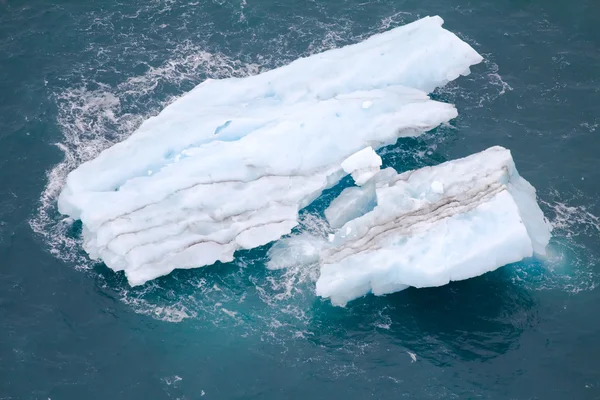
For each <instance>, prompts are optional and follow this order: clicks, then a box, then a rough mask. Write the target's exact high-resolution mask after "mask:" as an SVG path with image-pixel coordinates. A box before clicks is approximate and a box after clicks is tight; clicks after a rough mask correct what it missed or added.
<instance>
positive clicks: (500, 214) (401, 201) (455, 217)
mask: <svg viewBox="0 0 600 400" xmlns="http://www.w3.org/2000/svg"><path fill="white" fill-rule="evenodd" d="M361 184H362V187H351V188H348V189H345V190H344V191H343V192H342V193H341V195H340V196H339V197H338V199H336V200H334V201H333V202H332V204H331V205H330V207H329V208H328V209H327V210H326V211H325V215H326V216H327V219H328V220H329V222H330V224H331V225H332V226H333V227H339V229H338V230H337V232H336V233H335V235H334V236H333V238H330V240H329V241H328V242H329V243H328V245H324V244H323V245H321V246H318V245H315V244H313V245H312V247H313V248H320V256H319V259H320V261H319V262H320V263H321V275H320V277H319V280H318V281H317V290H316V291H317V294H318V295H319V296H322V297H327V298H330V299H331V301H332V303H333V304H336V305H344V304H346V303H347V302H348V301H350V300H352V299H355V298H357V297H360V296H363V295H365V294H367V293H373V294H375V295H382V294H387V293H392V292H397V291H400V290H403V289H405V288H407V287H409V286H414V287H417V288H421V287H430V286H441V285H445V284H447V283H448V282H450V281H457V280H462V279H467V278H472V277H475V276H478V275H481V274H484V273H486V272H489V271H493V270H495V269H497V268H498V267H501V266H503V265H506V264H510V263H513V262H517V261H520V260H522V259H524V258H526V257H531V256H532V255H533V254H534V253H536V254H539V255H544V254H545V249H546V245H547V244H548V241H549V240H550V232H551V226H550V224H549V223H548V221H547V220H546V219H545V218H544V215H543V213H542V211H541V210H540V208H539V206H538V204H537V200H536V192H535V189H534V188H533V186H531V185H530V184H529V183H528V182H527V181H526V180H525V179H523V178H522V177H521V176H519V173H518V172H517V169H516V168H515V165H514V162H513V159H512V157H511V154H510V151H508V150H506V149H504V148H502V147H492V148H490V149H488V150H485V151H483V152H481V153H477V154H474V155H471V156H469V157H466V158H463V159H459V160H454V161H449V162H446V163H443V164H440V165H437V166H434V167H425V168H421V169H418V170H415V171H408V172H405V173H402V174H398V173H396V171H394V170H393V169H392V168H387V169H384V170H382V171H380V172H378V173H377V174H375V175H374V176H373V177H372V178H371V179H370V180H369V181H367V182H361ZM357 215H358V216H357ZM303 240H304V241H305V242H306V239H303ZM323 242H325V241H323ZM285 243H286V245H287V246H288V247H289V248H290V249H292V248H294V246H295V243H294V238H293V237H292V238H290V239H287V242H285ZM296 248H297V246H296ZM278 252H279V253H278V254H275V256H277V257H279V258H285V257H289V256H290V255H292V256H293V257H296V258H302V257H300V255H299V254H298V252H297V251H296V253H290V252H289V251H288V252H286V251H284V250H283V249H282V247H281V246H280V247H279V249H278ZM315 258H316V257H315V256H314V254H313V255H312V258H310V259H312V260H314V259H315ZM277 262H278V263H280V264H285V262H284V261H281V260H279V261H277Z"/></svg>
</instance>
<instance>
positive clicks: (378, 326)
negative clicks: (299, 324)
mask: <svg viewBox="0 0 600 400" xmlns="http://www.w3.org/2000/svg"><path fill="white" fill-rule="evenodd" d="M529 262H535V261H534V260H526V261H525V263H529ZM517 267H518V264H512V265H508V266H505V267H502V268H500V269H498V270H496V271H494V272H491V273H487V274H485V275H483V276H479V277H476V278H472V279H468V280H465V281H459V282H451V283H450V284H448V285H445V286H441V287H436V288H422V289H416V288H409V289H407V290H404V291H402V292H398V293H394V294H391V295H387V296H381V297H377V296H373V295H367V296H365V297H363V298H361V299H357V300H355V301H353V302H351V303H349V304H348V305H347V306H346V307H345V308H338V307H333V306H331V305H330V304H329V303H328V302H326V301H322V302H321V303H320V304H318V305H317V304H315V313H314V317H313V320H312V329H311V331H312V332H313V333H314V336H313V337H314V342H315V344H317V345H320V346H325V347H336V346H342V347H343V346H347V345H348V344H349V343H353V342H355V343H356V342H361V343H362V344H363V346H364V345H367V346H370V347H379V346H380V344H381V343H384V346H387V351H388V352H390V351H391V352H396V353H397V352H398V351H400V352H404V353H406V352H409V353H413V354H415V355H418V357H419V358H421V359H427V360H429V361H430V362H432V363H434V364H437V365H440V366H443V365H449V364H452V363H453V362H454V361H460V360H463V361H486V360H489V359H492V358H494V357H497V356H500V355H502V354H505V353H506V352H508V351H509V350H511V349H512V348H514V347H515V346H517V343H518V338H519V336H520V335H521V334H522V333H523V332H524V331H525V330H526V329H528V328H530V327H532V326H535V325H536V324H537V323H538V315H537V311H536V301H535V300H534V298H533V297H532V295H531V293H530V292H529V291H528V290H527V289H525V288H524V287H522V286H520V285H515V284H514V283H513V282H512V281H513V278H514V273H513V269H515V268H517Z"/></svg>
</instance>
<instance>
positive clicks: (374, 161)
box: [342, 146, 382, 186]
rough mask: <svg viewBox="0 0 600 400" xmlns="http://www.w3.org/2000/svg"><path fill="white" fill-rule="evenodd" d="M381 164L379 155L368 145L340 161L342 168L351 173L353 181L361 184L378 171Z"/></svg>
mask: <svg viewBox="0 0 600 400" xmlns="http://www.w3.org/2000/svg"><path fill="white" fill-rule="evenodd" d="M381 164H382V162H381V157H379V156H378V155H377V153H375V150H373V148H372V147H371V146H369V147H366V148H364V149H362V150H361V151H359V152H357V153H354V154H352V155H351V156H350V157H348V158H347V159H345V160H344V161H343V162H342V169H343V170H344V172H346V173H348V174H352V179H354V182H356V184H357V185H359V186H361V185H363V184H364V183H365V182H367V181H368V180H369V179H371V178H372V177H373V175H375V174H376V173H377V172H379V167H381Z"/></svg>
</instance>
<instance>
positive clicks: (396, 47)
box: [59, 17, 481, 285]
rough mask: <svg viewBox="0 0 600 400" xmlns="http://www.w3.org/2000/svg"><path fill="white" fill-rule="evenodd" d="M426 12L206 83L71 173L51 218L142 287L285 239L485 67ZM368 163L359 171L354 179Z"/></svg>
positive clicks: (432, 120) (439, 119)
mask: <svg viewBox="0 0 600 400" xmlns="http://www.w3.org/2000/svg"><path fill="white" fill-rule="evenodd" d="M442 23H443V21H442V19H441V18H439V17H427V18H424V19H421V20H419V21H416V22H414V23H412V24H408V25H406V26H403V27H399V28H396V29H393V30H390V31H388V32H385V33H382V34H378V35H375V36H373V37H371V38H369V39H367V40H365V41H363V42H361V43H358V44H355V45H351V46H347V47H343V48H339V49H334V50H329V51H326V52H324V53H321V54H316V55H313V56H310V57H307V58H302V59H299V60H296V61H294V62H293V63H291V64H289V65H287V66H285V67H281V68H277V69H274V70H271V71H268V72H265V73H262V74H259V75H255V76H251V77H247V78H229V79H223V80H207V81H205V82H203V83H202V84H200V85H198V86H197V87H196V88H195V89H193V90H192V91H190V92H189V93H187V94H186V95H184V96H182V97H181V98H179V99H178V100H177V101H175V102H174V103H172V104H171V105H169V106H168V107H167V108H165V109H164V110H163V111H162V112H161V113H160V114H159V115H157V116H156V117H153V118H150V119H149V120H147V121H145V122H144V123H143V124H142V125H141V126H140V128H139V129H138V130H137V131H136V132H135V133H134V134H133V135H132V136H130V137H129V138H128V139H126V140H124V141H123V142H121V143H118V144H116V145H115V146H113V147H111V148H109V149H107V150H105V151H104V152H102V153H101V154H100V155H99V156H98V157H97V158H96V159H94V160H92V161H90V162H87V163H84V164H82V165H81V166H79V167H78V168H77V169H76V170H74V171H72V172H71V173H70V174H69V176H68V178H67V182H66V185H65V187H64V189H63V191H62V193H61V195H60V198H59V210H60V212H61V213H63V214H67V215H69V216H71V217H73V218H75V219H80V220H81V221H82V224H83V239H84V248H85V250H86V251H87V252H88V253H89V255H90V257H91V258H93V259H101V260H103V261H104V262H105V264H106V265H107V266H108V267H110V268H112V269H113V270H115V271H120V270H123V271H125V274H126V276H127V279H128V280H129V283H130V284H131V285H139V284H143V283H144V282H146V281H148V280H150V279H153V278H156V277H158V276H161V275H165V274H168V273H170V272H171V271H172V270H174V269H176V268H194V267H200V266H203V265H209V264H213V263H215V262H217V261H222V262H228V261H231V260H232V259H233V255H234V252H235V251H236V250H238V249H250V248H254V247H257V246H260V245H263V244H266V243H268V242H270V241H273V240H276V239H278V238H280V237H281V236H282V235H285V234H288V233H290V231H291V229H292V228H293V227H294V226H295V225H296V224H297V217H298V210H299V209H301V208H303V207H305V206H307V205H308V204H310V203H311V202H312V201H313V200H314V199H315V198H316V197H318V196H319V195H320V194H321V192H322V191H323V190H324V189H326V188H328V187H331V186H332V185H335V184H336V183H337V182H338V181H339V180H340V179H341V178H342V177H343V176H344V175H345V174H346V172H345V171H344V169H343V168H342V166H341V163H342V162H343V161H344V160H345V159H346V158H348V157H349V156H350V155H352V154H354V153H356V152H357V151H359V150H361V149H364V148H365V147H368V146H371V147H373V148H374V149H377V148H379V147H381V146H383V145H387V144H391V143H394V142H395V141H396V140H397V138H399V137H402V136H414V135H419V134H421V133H422V132H424V131H427V130H429V129H432V128H434V127H436V126H437V125H439V124H441V123H444V122H447V121H448V120H450V119H452V118H454V117H456V115H457V112H456V109H455V108H454V106H453V105H450V104H445V103H441V102H437V101H432V100H431V99H429V97H428V96H427V93H428V92H430V91H432V90H433V89H434V88H436V87H439V86H442V85H444V84H446V83H447V82H449V81H451V80H454V79H456V78H458V77H459V76H460V75H461V74H462V75H465V74H468V73H469V67H470V66H471V65H473V64H477V63H479V62H480V61H481V56H479V54H477V52H475V51H474V50H473V49H472V48H471V47H470V46H469V45H468V44H466V43H464V42H463V41H462V40H460V39H459V38H458V37H456V36H455V35H454V34H453V33H451V32H449V31H446V30H444V29H443V28H442ZM373 172H376V171H375V168H374V167H373V166H372V165H371V166H368V167H365V168H362V169H361V171H356V175H357V179H358V180H359V181H361V182H362V180H363V179H366V178H368V177H370V176H371V175H372V173H373Z"/></svg>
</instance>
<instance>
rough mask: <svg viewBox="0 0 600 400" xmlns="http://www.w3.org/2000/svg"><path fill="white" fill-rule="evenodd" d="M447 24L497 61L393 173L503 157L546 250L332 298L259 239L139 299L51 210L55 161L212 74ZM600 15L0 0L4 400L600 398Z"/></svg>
mask: <svg viewBox="0 0 600 400" xmlns="http://www.w3.org/2000/svg"><path fill="white" fill-rule="evenodd" d="M434 14H439V15H441V16H442V17H443V18H444V19H445V21H446V24H445V27H446V28H448V29H450V30H452V31H453V32H456V33H457V34H458V35H459V36H460V37H461V38H462V39H463V40H465V41H467V42H468V43H470V44H471V45H472V46H473V47H474V48H475V49H476V50H477V51H479V52H480V53H481V54H482V55H484V57H485V59H486V61H485V62H484V63H483V64H481V65H478V66H476V67H474V68H473V73H472V74H471V75H470V76H468V77H466V78H460V79H459V80H457V81H456V82H453V83H451V84H450V85H449V86H447V87H445V88H443V89H441V90H439V91H437V92H436V93H434V97H435V98H438V99H442V100H444V101H447V102H453V103H455V104H456V105H457V108H458V110H459V113H460V116H459V117H458V118H457V119H456V120H455V121H453V122H452V123H451V124H450V125H449V126H444V127H441V128H438V129H436V130H434V131H432V132H430V133H428V134H427V135H425V136H423V137H420V138H417V139H403V140H401V141H399V142H398V143H397V144H396V145H394V146H391V147H388V148H386V149H384V150H383V151H382V154H383V157H384V162H385V165H386V166H393V167H394V168H396V169H397V170H399V171H403V170H407V169H412V168H416V167H421V166H425V165H434V164H437V163H439V162H442V161H445V160H448V159H452V158H456V157H461V156H465V155H468V154H470V153H473V152H477V151H480V150H483V149H485V148H487V147H489V146H492V145H496V144H498V145H502V146H505V147H508V148H510V149H511V150H512V151H513V156H514V158H515V161H516V163H517V167H518V169H519V171H520V173H521V174H522V175H523V176H524V177H525V178H526V179H528V180H529V181H530V182H531V183H532V184H533V185H534V186H535V187H536V188H537V189H538V194H539V197H540V201H541V203H542V208H543V210H544V212H545V213H546V215H547V216H548V218H549V219H550V220H551V221H552V223H553V225H554V227H555V230H554V238H553V240H552V242H551V244H550V249H549V250H550V255H549V257H548V258H547V259H545V260H527V261H524V262H521V263H518V264H513V265H509V266H506V267H504V268H501V269H499V270H497V271H495V272H493V273H489V274H486V275H484V276H481V277H478V278H475V279H470V280H467V281H462V282H457V283H452V284H450V285H447V286H444V287H440V288H432V289H419V290H417V289H409V290H406V291H403V292H400V293H397V294H394V295H390V296H385V297H373V296H368V297H365V298H363V299H359V300H357V301H354V302H352V303H350V304H349V305H348V307H346V308H335V307H332V306H331V305H330V304H329V303H328V302H326V301H322V300H320V299H318V298H316V297H315V295H314V279H315V277H316V276H317V274H318V271H316V270H315V269H314V268H304V269H303V268H296V269H293V268H292V269H290V270H287V271H268V270H266V269H265V268H264V263H265V259H266V250H267V249H266V248H261V249H256V250H253V251H249V252H242V253H240V254H239V258H238V261H236V262H235V263H232V264H226V265H215V266H212V267H207V268H203V269H198V270H192V271H177V272H175V273H173V274H171V275H170V276H168V277H163V278H160V279H158V280H155V281H153V282H151V283H149V284H147V285H145V286H143V287H141V288H136V289H131V288H129V287H128V286H127V284H126V281H125V279H124V277H123V276H122V275H120V274H115V273H113V272H111V271H109V270H108V269H107V268H106V267H105V266H103V265H101V264H94V263H92V262H90V261H89V260H88V259H87V257H86V255H85V253H84V252H83V251H82V250H81V247H80V245H79V234H80V232H79V230H80V229H81V228H80V226H78V225H77V224H73V223H72V222H71V221H63V220H61V217H60V216H59V215H58V213H57V211H56V207H55V200H56V195H57V193H58V191H59V190H60V188H61V185H62V182H63V179H64V177H65V176H66V173H68V172H69V171H70V170H71V169H73V168H74V167H76V166H77V165H78V164H79V163H81V162H82V161H85V160H87V159H89V158H91V157H93V156H94V155H96V154H97V153H98V152H99V151H100V150H101V149H103V148H105V147H107V146H109V145H110V144H112V143H114V142H116V141H119V140H121V139H122V138H124V137H126V136H127V135H129V134H130V133H131V132H132V131H133V130H134V129H135V128H136V127H137V126H138V125H139V124H140V123H141V122H142V121H143V120H144V119H145V118H147V117H148V116H151V115H153V114H156V113H157V112H159V111H160V110H161V109H162V108H163V107H164V106H165V105H166V104H168V103H169V102H171V101H173V100H174V99H175V98H177V97H178V96H180V95H182V94H183V93H185V92H187V91H188V90H190V89H191V88H193V87H194V86H195V85H197V84H198V83H200V82H201V81H202V80H204V79H206V78H207V77H211V78H219V77H228V76H244V75H248V74H252V73H256V72H259V71H262V70H265V69H269V68H273V67H276V66H280V65H283V64H285V63H287V62H289V61H291V60H293V59H295V58H297V57H299V56H303V55H308V54H312V53H315V52H318V51H322V50H324V49H328V48H331V47H336V46H340V45H344V44H348V43H354V42H357V41H359V40H361V39H363V38H365V37H367V36H369V35H371V34H373V33H376V32H380V31H383V30H386V29H389V28H392V27H395V26H399V25H402V24H404V23H407V22H410V21H413V20H415V19H417V18H419V17H423V16H426V15H434ZM599 23H600V3H598V2H597V1H596V0H577V1H566V0H554V1H549V0H546V1H543V0H521V1H518V0H493V1H492V0H482V1H468V0H452V1H449V0H430V1H427V2H424V1H417V0H410V1H402V0H398V1H392V0H366V1H362V0H345V1H341V0H330V1H322V0H321V1H307V0H294V1H284V0H258V1H255V0H241V1H237V0H213V1H207V0H195V1H190V0H187V1H177V0H121V1H109V0H96V1H89V2H81V1H72V0H71V1H66V0H58V1H57V0H55V1H49V0H30V1H27V2H25V1H18V0H14V1H13V0H0V399H49V398H50V399H53V400H57V399H77V400H79V399H103V400H105V399H198V398H201V397H204V398H207V399H306V398H308V399H327V398H340V397H342V398H345V399H366V398H375V399H387V398H409V399H454V398H472V399H566V398H568V399H600V363H599V362H598V360H599V359H600V345H599V340H600V319H599V318H598V310H599V309H600V289H598V288H597V286H598V283H599V282H600V265H599V264H600V237H599V234H600V219H598V217H596V216H597V215H600V205H599V204H598V193H599V191H600V183H599V182H598V180H599V178H600V158H599V157H598V156H597V155H598V154H599V153H600V138H598V135H599V134H600V29H599V28H598V26H599ZM336 190H337V191H339V190H340V188H337V189H334V190H333V191H332V192H329V193H326V194H324V196H323V197H322V198H321V199H319V200H318V201H317V202H316V203H315V204H313V205H311V207H309V209H307V210H305V211H304V220H303V221H304V223H303V225H302V227H301V228H300V229H312V228H313V227H314V226H315V224H316V223H317V222H316V221H318V219H317V218H316V217H315V215H318V214H319V213H320V212H322V209H323V207H324V204H326V202H327V201H328V199H330V198H331V196H332V195H333V194H334V192H335V191H336ZM413 358H414V359H413Z"/></svg>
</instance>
